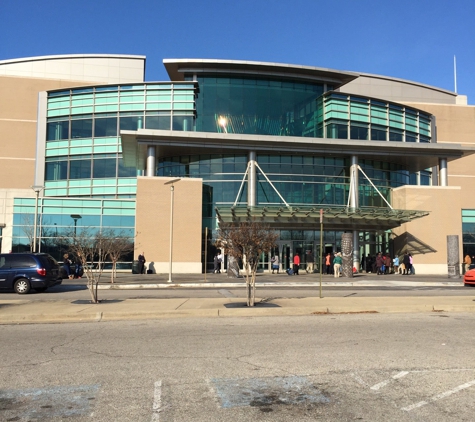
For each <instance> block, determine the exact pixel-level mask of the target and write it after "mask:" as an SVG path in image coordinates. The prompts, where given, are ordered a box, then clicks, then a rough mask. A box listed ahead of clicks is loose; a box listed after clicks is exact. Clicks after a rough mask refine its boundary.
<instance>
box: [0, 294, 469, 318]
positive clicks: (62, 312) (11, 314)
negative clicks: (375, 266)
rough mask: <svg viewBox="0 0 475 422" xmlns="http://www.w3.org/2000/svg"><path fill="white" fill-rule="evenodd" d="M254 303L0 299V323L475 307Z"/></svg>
mask: <svg viewBox="0 0 475 422" xmlns="http://www.w3.org/2000/svg"><path fill="white" fill-rule="evenodd" d="M256 303H257V304H256V306H255V307H253V308H249V307H246V306H245V301H244V300H243V299H242V298H218V299H206V298H198V299H197V298H187V299H126V300H105V301H103V302H101V303H99V304H91V303H89V301H87V300H82V301H69V300H55V301H43V302H39V301H30V300H28V299H18V300H0V324H34V323H64V322H100V321H116V320H138V319H157V318H180V317H193V318H196V317H242V316H246V317H250V316H275V315H287V316H291V315H294V316H295V315H319V314H332V313H333V314H339V313H373V312H374V313H395V312H404V313H408V312H475V300H474V298H473V297H471V296H447V297H444V296H439V297H427V296H423V297H364V298H362V297H342V298H341V297H340V298H336V297H328V298H326V297H324V298H322V299H320V298H302V299H271V300H261V299H259V298H257V299H256Z"/></svg>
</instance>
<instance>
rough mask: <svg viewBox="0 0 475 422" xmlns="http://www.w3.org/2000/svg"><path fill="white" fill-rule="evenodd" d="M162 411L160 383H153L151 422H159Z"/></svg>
mask: <svg viewBox="0 0 475 422" xmlns="http://www.w3.org/2000/svg"><path fill="white" fill-rule="evenodd" d="M161 411H162V381H161V380H160V381H157V382H155V392H154V394H153V408H152V422H159V421H160V412H161Z"/></svg>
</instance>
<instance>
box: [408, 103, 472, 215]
mask: <svg viewBox="0 0 475 422" xmlns="http://www.w3.org/2000/svg"><path fill="white" fill-rule="evenodd" d="M411 105H413V106H415V107H417V108H420V109H422V110H425V111H427V112H428V113H431V114H433V115H434V116H435V117H436V125H437V142H438V143H457V144H463V145H470V146H472V147H475V106H461V105H436V104H420V103H412V104H411ZM447 170H448V178H449V180H448V182H449V186H460V187H461V188H462V197H461V198H462V202H461V208H465V209H475V195H474V194H473V192H474V186H475V154H474V155H470V156H468V157H464V158H461V159H459V160H455V161H449V163H448V165H447Z"/></svg>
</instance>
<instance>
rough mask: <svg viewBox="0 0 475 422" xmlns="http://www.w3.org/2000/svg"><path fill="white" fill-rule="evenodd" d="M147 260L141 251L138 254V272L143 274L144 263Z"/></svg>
mask: <svg viewBox="0 0 475 422" xmlns="http://www.w3.org/2000/svg"><path fill="white" fill-rule="evenodd" d="M146 262H147V260H146V259H145V254H144V252H142V253H141V254H140V255H139V274H145V263H146Z"/></svg>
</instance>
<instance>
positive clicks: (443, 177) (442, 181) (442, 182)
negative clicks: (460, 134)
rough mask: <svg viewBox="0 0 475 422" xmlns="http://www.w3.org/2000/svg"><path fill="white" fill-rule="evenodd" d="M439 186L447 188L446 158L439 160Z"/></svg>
mask: <svg viewBox="0 0 475 422" xmlns="http://www.w3.org/2000/svg"><path fill="white" fill-rule="evenodd" d="M439 186H449V177H448V174H447V158H439Z"/></svg>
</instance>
